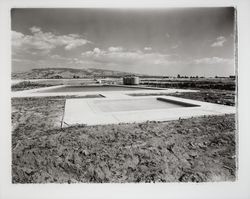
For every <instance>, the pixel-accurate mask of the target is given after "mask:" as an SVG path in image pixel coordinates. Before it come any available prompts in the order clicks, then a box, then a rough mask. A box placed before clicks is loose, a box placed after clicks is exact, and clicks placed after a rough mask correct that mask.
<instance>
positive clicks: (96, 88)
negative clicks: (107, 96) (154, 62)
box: [39, 86, 153, 93]
mask: <svg viewBox="0 0 250 199" xmlns="http://www.w3.org/2000/svg"><path fill="white" fill-rule="evenodd" d="M141 89H147V90H148V88H143V87H142V88H139V87H123V86H65V87H59V88H52V89H46V90H42V91H39V92H40V93H60V92H62V93H63V92H93V91H130V90H141ZM152 89H153V88H152Z"/></svg>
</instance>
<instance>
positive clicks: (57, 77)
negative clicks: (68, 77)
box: [51, 75, 62, 79]
mask: <svg viewBox="0 0 250 199" xmlns="http://www.w3.org/2000/svg"><path fill="white" fill-rule="evenodd" d="M51 78H52V79H62V76H61V75H55V76H52V77H51Z"/></svg>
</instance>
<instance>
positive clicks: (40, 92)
mask: <svg viewBox="0 0 250 199" xmlns="http://www.w3.org/2000/svg"><path fill="white" fill-rule="evenodd" d="M63 87H67V86H66V85H59V86H50V87H45V88H37V89H30V90H23V91H15V92H11V96H12V97H53V96H67V95H74V96H79V97H80V96H88V95H107V96H108V95H109V96H117V95H120V94H121V95H129V94H135V93H138V94H143V93H148V94H153V93H156V94H159V93H160V94H168V93H175V92H198V91H197V90H190V89H169V88H152V87H143V89H141V88H140V87H133V88H135V90H125V91H122V90H121V91H101V90H100V91H89V92H81V91H79V92H54V93H53V92H45V91H46V90H53V89H56V88H63ZM117 87H118V86H117ZM119 87H121V88H122V87H123V86H119ZM124 87H129V86H124ZM136 88H137V89H136ZM146 88H148V89H146Z"/></svg>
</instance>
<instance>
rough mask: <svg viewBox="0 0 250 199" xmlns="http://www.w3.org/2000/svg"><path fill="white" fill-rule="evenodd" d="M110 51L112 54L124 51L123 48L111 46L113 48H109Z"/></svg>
mask: <svg viewBox="0 0 250 199" xmlns="http://www.w3.org/2000/svg"><path fill="white" fill-rule="evenodd" d="M108 50H109V51H110V52H121V51H123V48H122V47H120V46H117V47H113V46H111V47H109V48H108Z"/></svg>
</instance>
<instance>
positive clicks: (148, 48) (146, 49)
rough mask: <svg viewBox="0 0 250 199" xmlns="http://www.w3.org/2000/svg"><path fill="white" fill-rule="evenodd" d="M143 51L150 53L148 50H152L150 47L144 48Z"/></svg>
mask: <svg viewBox="0 0 250 199" xmlns="http://www.w3.org/2000/svg"><path fill="white" fill-rule="evenodd" d="M144 50H145V51H150V50H152V48H151V47H144Z"/></svg>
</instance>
